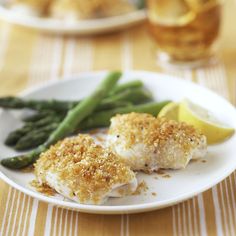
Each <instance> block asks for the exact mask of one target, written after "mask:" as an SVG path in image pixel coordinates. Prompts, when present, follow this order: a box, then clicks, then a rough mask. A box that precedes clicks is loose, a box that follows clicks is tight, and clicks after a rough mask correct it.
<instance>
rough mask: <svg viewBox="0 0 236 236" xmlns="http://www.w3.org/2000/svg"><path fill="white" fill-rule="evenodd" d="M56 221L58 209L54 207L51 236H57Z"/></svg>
mask: <svg viewBox="0 0 236 236" xmlns="http://www.w3.org/2000/svg"><path fill="white" fill-rule="evenodd" d="M57 221H58V207H55V216H54V227H53V232H52V235H53V236H57V225H58V223H57ZM51 222H52V220H51Z"/></svg>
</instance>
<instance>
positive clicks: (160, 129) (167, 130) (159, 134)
mask: <svg viewBox="0 0 236 236" xmlns="http://www.w3.org/2000/svg"><path fill="white" fill-rule="evenodd" d="M109 134H110V135H114V134H115V135H116V136H117V137H119V136H122V137H125V139H126V148H130V147H132V145H134V144H136V143H143V144H145V145H147V146H148V147H149V148H152V149H153V151H155V150H156V151H158V152H159V151H161V150H160V148H161V147H163V146H164V144H165V143H166V142H167V141H169V140H173V141H174V142H175V144H178V145H179V146H180V147H181V149H183V150H184V151H185V152H188V151H189V150H191V149H192V148H195V147H197V146H198V145H199V142H200V141H201V139H202V136H203V135H202V134H199V133H198V132H197V131H196V130H195V128H194V127H193V126H191V125H188V124H186V123H184V122H176V121H174V120H168V119H166V118H163V117H162V118H156V117H154V116H152V115H150V114H146V113H135V112H132V113H129V114H124V115H119V114H118V115H116V116H115V117H113V118H112V119H111V127H110V129H109ZM118 140H119V139H118ZM118 142H119V141H118ZM121 142H122V140H121Z"/></svg>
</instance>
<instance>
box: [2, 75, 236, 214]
mask: <svg viewBox="0 0 236 236" xmlns="http://www.w3.org/2000/svg"><path fill="white" fill-rule="evenodd" d="M106 73H108V71H106V70H105V71H92V72H82V73H78V74H73V75H70V76H64V77H61V78H64V79H60V80H54V81H49V82H48V83H47V84H43V85H40V86H35V87H32V88H28V89H26V90H24V91H23V92H22V93H20V95H21V96H29V95H30V94H31V93H34V92H36V91H38V90H42V89H44V88H46V87H50V86H53V85H55V84H62V83H67V82H68V81H74V80H83V79H84V78H83V77H95V76H96V77H97V76H98V77H99V76H100V77H101V76H104V75H105V74H106ZM123 74H127V75H129V74H131V75H135V74H143V75H144V74H146V75H147V74H148V75H149V76H154V75H155V76H157V77H158V78H159V79H162V78H163V79H169V80H174V81H178V82H179V83H183V84H186V83H187V84H190V85H191V86H194V87H198V88H199V89H202V90H205V91H207V92H208V93H211V94H212V95H214V96H217V97H218V99H221V100H222V101H224V102H226V103H227V104H228V105H229V107H230V108H231V109H234V110H235V108H234V106H233V105H232V104H231V103H230V101H228V100H227V99H226V98H224V97H222V96H220V95H218V94H217V93H216V92H213V91H212V90H210V89H208V88H205V87H202V86H200V85H198V84H196V83H194V82H192V81H186V80H183V79H180V78H179V77H177V76H172V75H167V74H163V73H157V72H151V71H145V70H129V71H124V72H123ZM147 77H148V76H147ZM91 79H92V78H91ZM235 114H236V113H235ZM227 169H228V170H227V172H223V173H222V174H221V175H219V176H218V177H217V178H216V179H214V181H211V183H210V184H207V183H206V184H204V187H202V188H201V190H195V191H191V192H190V193H184V194H181V195H178V197H177V198H176V197H175V198H171V199H170V198H169V199H168V200H162V201H159V202H152V203H141V204H135V205H120V206H104V205H84V204H79V203H75V202H69V201H63V200H60V199H55V198H50V197H47V196H44V195H42V194H40V193H37V192H34V191H33V190H31V189H30V188H25V187H22V186H20V185H19V184H17V183H15V182H14V181H13V180H11V179H10V178H8V177H7V176H6V175H5V174H4V173H2V171H1V170H0V178H2V179H3V180H4V181H5V182H6V183H8V184H9V185H11V186H12V187H14V188H16V189H18V190H19V191H21V192H24V193H25V194H27V195H29V196H31V197H34V198H36V199H38V200H40V201H43V202H47V203H49V204H52V205H56V206H59V207H63V208H69V209H73V210H76V211H79V212H86V213H95V214H123V213H138V212H147V211H152V210H157V209H161V208H165V207H168V206H172V205H175V204H177V203H179V202H183V201H185V200H187V199H189V198H192V197H194V196H196V195H198V194H200V193H202V192H204V191H206V190H208V189H210V188H212V187H213V186H215V185H216V184H218V183H219V182H221V181H222V180H223V179H225V178H226V177H228V176H229V175H230V174H231V173H232V172H233V171H234V170H235V169H236V162H235V165H232V166H231V168H227Z"/></svg>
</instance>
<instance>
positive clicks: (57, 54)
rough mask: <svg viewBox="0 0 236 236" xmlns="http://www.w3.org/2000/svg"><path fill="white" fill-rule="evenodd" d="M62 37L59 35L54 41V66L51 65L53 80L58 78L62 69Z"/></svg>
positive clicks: (51, 77)
mask: <svg viewBox="0 0 236 236" xmlns="http://www.w3.org/2000/svg"><path fill="white" fill-rule="evenodd" d="M62 43H63V41H62V37H59V36H58V37H57V38H56V39H55V41H54V46H53V54H52V55H53V56H52V67H51V75H50V79H51V80H57V79H58V72H59V70H60V65H61V55H62V49H63V48H62Z"/></svg>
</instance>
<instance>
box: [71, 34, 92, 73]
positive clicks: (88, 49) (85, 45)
mask: <svg viewBox="0 0 236 236" xmlns="http://www.w3.org/2000/svg"><path fill="white" fill-rule="evenodd" d="M93 53H94V52H93V41H92V39H91V38H83V39H80V40H79V41H78V46H77V50H76V55H75V56H74V63H75V64H74V65H75V67H76V69H77V71H76V72H86V71H90V70H92V68H93V61H94V60H93Z"/></svg>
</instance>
